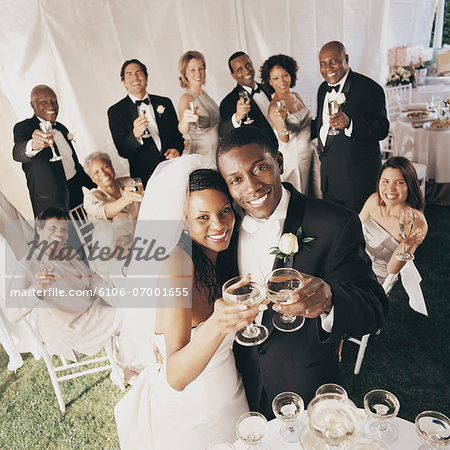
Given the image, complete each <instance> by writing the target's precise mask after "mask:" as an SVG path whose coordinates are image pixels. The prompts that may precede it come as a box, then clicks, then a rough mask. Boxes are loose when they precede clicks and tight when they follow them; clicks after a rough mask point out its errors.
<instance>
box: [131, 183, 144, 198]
mask: <svg viewBox="0 0 450 450" xmlns="http://www.w3.org/2000/svg"><path fill="white" fill-rule="evenodd" d="M131 187H132V188H133V189H134V191H135V192H136V194H139V195H140V196H141V197H144V185H143V184H142V180H141V179H140V178H133V179H132V180H131ZM141 201H142V199H141Z"/></svg>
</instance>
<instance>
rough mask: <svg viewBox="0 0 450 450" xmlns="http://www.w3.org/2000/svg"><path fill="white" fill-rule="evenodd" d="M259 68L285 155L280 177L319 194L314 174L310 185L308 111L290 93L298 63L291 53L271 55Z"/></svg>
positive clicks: (299, 187)
mask: <svg viewBox="0 0 450 450" xmlns="http://www.w3.org/2000/svg"><path fill="white" fill-rule="evenodd" d="M260 70H261V82H262V85H263V86H264V89H265V90H266V91H267V92H269V93H271V94H272V101H271V102H270V106H269V118H270V121H271V124H272V127H273V129H274V131H275V134H276V135H277V137H278V142H279V150H280V152H281V153H282V154H283V157H284V173H283V175H282V176H281V180H282V181H287V182H289V183H291V184H292V185H293V186H294V187H295V188H296V189H297V190H298V191H300V192H302V193H303V194H308V192H310V193H311V194H315V193H318V192H320V188H319V178H318V175H316V174H315V173H314V177H313V179H314V188H313V189H310V188H309V185H310V174H311V171H312V167H313V161H314V158H316V157H315V155H314V151H313V148H312V145H311V132H310V123H311V113H310V111H309V110H308V108H306V106H305V105H304V103H303V101H302V99H301V97H300V95H298V94H297V93H296V92H291V88H292V87H294V86H295V83H296V81H297V71H298V64H297V62H296V61H295V59H293V58H291V57H290V56H287V55H274V56H271V57H270V58H268V59H267V60H266V61H265V62H264V64H263V65H262V66H261V69H260ZM315 167H317V168H318V165H317V166H315ZM316 172H317V173H318V170H317V171H316Z"/></svg>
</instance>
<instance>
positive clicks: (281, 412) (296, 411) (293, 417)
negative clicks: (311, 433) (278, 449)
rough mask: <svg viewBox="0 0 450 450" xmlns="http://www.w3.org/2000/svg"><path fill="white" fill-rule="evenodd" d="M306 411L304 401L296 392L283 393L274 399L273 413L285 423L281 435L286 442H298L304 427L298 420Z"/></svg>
mask: <svg viewBox="0 0 450 450" xmlns="http://www.w3.org/2000/svg"><path fill="white" fill-rule="evenodd" d="M304 409H305V406H304V403H303V399H302V398H301V397H300V396H299V395H297V394H296V393H294V392H282V393H281V394H278V395H277V396H276V397H275V398H274V399H273V402H272V410H273V413H274V414H275V417H277V418H278V419H280V420H281V421H283V422H284V424H283V425H282V426H281V428H280V435H281V437H282V438H283V440H284V441H286V442H298V438H299V436H300V432H301V431H302V428H303V425H302V424H301V423H300V422H298V420H297V418H298V416H299V415H300V414H301V413H302V412H303V410H304Z"/></svg>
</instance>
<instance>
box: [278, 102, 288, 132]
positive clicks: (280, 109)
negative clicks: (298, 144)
mask: <svg viewBox="0 0 450 450" xmlns="http://www.w3.org/2000/svg"><path fill="white" fill-rule="evenodd" d="M275 104H276V106H277V111H278V112H279V113H280V115H281V118H282V119H283V123H284V129H283V131H282V132H281V133H280V134H281V135H282V136H287V135H288V134H289V131H288V130H287V128H286V117H287V109H286V102H285V101H284V100H278V101H277V102H275Z"/></svg>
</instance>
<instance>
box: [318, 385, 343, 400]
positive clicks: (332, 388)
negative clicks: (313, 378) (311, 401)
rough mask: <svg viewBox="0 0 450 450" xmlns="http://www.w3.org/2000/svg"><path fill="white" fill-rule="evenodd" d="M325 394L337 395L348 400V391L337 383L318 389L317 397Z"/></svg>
mask: <svg viewBox="0 0 450 450" xmlns="http://www.w3.org/2000/svg"><path fill="white" fill-rule="evenodd" d="M324 394H336V395H341V396H342V397H344V398H348V395H347V391H346V390H345V389H344V388H343V387H342V386H339V384H335V383H326V384H322V386H320V387H318V388H317V391H316V397H317V396H318V395H324Z"/></svg>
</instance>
